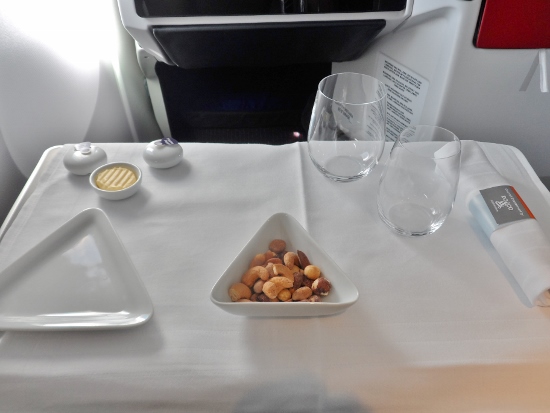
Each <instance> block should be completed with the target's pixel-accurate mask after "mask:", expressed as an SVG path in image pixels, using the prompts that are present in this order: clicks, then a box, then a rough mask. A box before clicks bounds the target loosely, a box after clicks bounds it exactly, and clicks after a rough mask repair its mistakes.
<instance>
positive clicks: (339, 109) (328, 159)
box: [308, 73, 386, 182]
mask: <svg viewBox="0 0 550 413" xmlns="http://www.w3.org/2000/svg"><path fill="white" fill-rule="evenodd" d="M385 136H386V86H385V85H384V84H383V83H382V82H380V81H379V80H377V79H375V78H373V77H371V76H367V75H362V74H358V73H337V74H333V75H330V76H328V77H325V78H324V79H323V80H321V82H320V83H319V87H318V89H317V95H316V97H315V104H314V106H313V112H312V114H311V121H310V124H309V132H308V150H309V156H310V158H311V160H312V161H313V164H314V165H315V166H316V167H317V169H318V170H319V171H321V173H323V174H324V175H325V176H326V177H327V178H330V179H332V180H334V181H337V182H351V181H355V180H357V179H359V178H362V177H363V176H366V175H367V174H368V173H369V172H370V171H371V170H372V169H373V168H374V167H375V166H376V164H377V163H378V160H379V159H380V156H381V155H382V152H383V150H384V142H385Z"/></svg>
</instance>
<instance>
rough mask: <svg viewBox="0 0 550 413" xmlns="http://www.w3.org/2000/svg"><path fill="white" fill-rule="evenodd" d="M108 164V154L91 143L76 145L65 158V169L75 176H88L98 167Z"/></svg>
mask: <svg viewBox="0 0 550 413" xmlns="http://www.w3.org/2000/svg"><path fill="white" fill-rule="evenodd" d="M105 163H107V154H106V153H105V151H104V150H103V149H101V148H98V147H97V146H95V145H92V144H91V143H90V142H82V143H78V144H76V145H74V148H73V150H69V151H68V152H67V153H66V154H65V156H64V157H63V165H65V168H67V169H68V170H69V172H72V173H73V174H75V175H88V174H89V173H91V172H92V171H93V170H94V169H96V168H97V167H99V166H101V165H103V164H105Z"/></svg>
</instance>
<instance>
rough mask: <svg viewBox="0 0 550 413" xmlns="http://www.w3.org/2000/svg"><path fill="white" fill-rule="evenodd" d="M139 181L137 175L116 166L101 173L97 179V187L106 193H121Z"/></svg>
mask: <svg viewBox="0 0 550 413" xmlns="http://www.w3.org/2000/svg"><path fill="white" fill-rule="evenodd" d="M136 181H137V177H136V174H135V173H134V172H133V171H131V170H130V169H128V168H124V167H123V166H115V167H113V168H107V169H105V170H104V171H101V172H100V173H99V174H98V175H97V178H96V185H97V187H98V188H99V189H103V190H105V191H120V190H122V189H126V188H128V187H130V186H132V185H133V184H135V183H136Z"/></svg>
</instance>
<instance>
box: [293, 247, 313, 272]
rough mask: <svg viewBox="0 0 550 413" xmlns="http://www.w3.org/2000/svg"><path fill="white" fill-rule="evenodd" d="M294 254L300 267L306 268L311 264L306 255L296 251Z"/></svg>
mask: <svg viewBox="0 0 550 413" xmlns="http://www.w3.org/2000/svg"><path fill="white" fill-rule="evenodd" d="M296 254H297V255H298V260H299V261H300V267H302V268H306V267H307V266H308V265H310V264H311V263H310V262H309V258H308V257H307V255H306V254H304V253H303V252H302V251H300V250H298V251H296Z"/></svg>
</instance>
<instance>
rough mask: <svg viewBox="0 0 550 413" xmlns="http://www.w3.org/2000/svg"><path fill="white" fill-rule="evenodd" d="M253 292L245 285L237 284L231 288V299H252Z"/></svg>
mask: <svg viewBox="0 0 550 413" xmlns="http://www.w3.org/2000/svg"><path fill="white" fill-rule="evenodd" d="M251 295H252V292H251V291H250V288H249V287H248V286H246V285H244V284H243V283H235V284H233V285H232V286H231V287H229V297H230V298H231V301H239V300H240V299H241V298H250V296H251Z"/></svg>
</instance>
